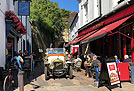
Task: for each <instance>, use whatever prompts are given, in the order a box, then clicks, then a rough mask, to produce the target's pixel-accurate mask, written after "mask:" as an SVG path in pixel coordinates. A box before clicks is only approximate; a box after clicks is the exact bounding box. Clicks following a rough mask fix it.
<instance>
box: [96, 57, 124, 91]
mask: <svg viewBox="0 0 134 91" xmlns="http://www.w3.org/2000/svg"><path fill="white" fill-rule="evenodd" d="M104 84H105V85H106V84H108V88H109V89H110V91H111V86H112V85H115V84H120V88H121V87H122V86H121V82H120V78H119V73H118V69H117V65H116V62H115V59H114V58H105V59H103V60H102V65H101V71H100V77H99V85H98V88H99V87H100V86H101V85H104Z"/></svg>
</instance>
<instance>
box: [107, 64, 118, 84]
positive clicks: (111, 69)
mask: <svg viewBox="0 0 134 91" xmlns="http://www.w3.org/2000/svg"><path fill="white" fill-rule="evenodd" d="M107 68H108V74H109V78H110V83H111V85H114V84H118V83H120V80H119V76H118V73H117V66H116V63H115V62H111V63H107Z"/></svg>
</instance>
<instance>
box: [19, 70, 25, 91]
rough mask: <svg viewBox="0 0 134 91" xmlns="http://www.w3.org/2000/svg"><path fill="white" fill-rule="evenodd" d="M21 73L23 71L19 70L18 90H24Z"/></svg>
mask: <svg viewBox="0 0 134 91" xmlns="http://www.w3.org/2000/svg"><path fill="white" fill-rule="evenodd" d="M23 74H24V71H21V70H20V71H19V91H24V83H23Z"/></svg>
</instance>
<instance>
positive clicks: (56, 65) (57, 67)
mask: <svg viewBox="0 0 134 91" xmlns="http://www.w3.org/2000/svg"><path fill="white" fill-rule="evenodd" d="M54 68H55V70H61V69H63V62H54Z"/></svg>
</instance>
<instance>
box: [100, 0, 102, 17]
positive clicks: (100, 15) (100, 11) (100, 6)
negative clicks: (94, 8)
mask: <svg viewBox="0 0 134 91" xmlns="http://www.w3.org/2000/svg"><path fill="white" fill-rule="evenodd" d="M101 15H102V14H101V0H99V17H101Z"/></svg>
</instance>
